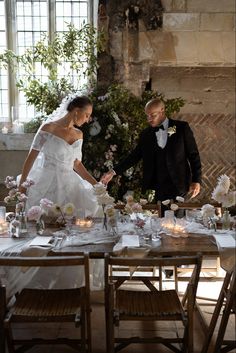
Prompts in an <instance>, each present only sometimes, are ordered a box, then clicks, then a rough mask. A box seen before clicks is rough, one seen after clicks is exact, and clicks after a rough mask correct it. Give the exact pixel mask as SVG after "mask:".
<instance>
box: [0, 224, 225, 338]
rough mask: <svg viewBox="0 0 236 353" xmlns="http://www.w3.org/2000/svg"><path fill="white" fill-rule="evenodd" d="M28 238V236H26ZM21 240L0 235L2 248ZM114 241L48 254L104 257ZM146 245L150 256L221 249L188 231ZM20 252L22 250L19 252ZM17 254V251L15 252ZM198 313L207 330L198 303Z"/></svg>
mask: <svg viewBox="0 0 236 353" xmlns="http://www.w3.org/2000/svg"><path fill="white" fill-rule="evenodd" d="M55 231H56V229H55V228H50V227H49V228H48V229H47V230H46V232H45V233H46V234H47V235H50V234H53V233H54V232H55ZM29 235H30V237H31V238H32V237H33V236H34V235H36V234H35V229H34V228H32V229H30V230H29V234H28V237H29ZM26 239H27V237H26ZM19 241H21V239H13V238H9V237H6V236H2V237H0V249H1V246H4V247H6V245H7V244H9V246H11V245H13V244H14V243H17V242H19ZM114 245H115V242H114V243H100V244H84V245H76V244H75V245H73V246H71V245H70V246H68V247H66V246H63V247H62V248H60V247H59V248H56V247H55V248H53V247H52V248H51V249H50V251H49V252H48V255H50V254H53V255H55V254H56V255H60V254H63V255H77V254H81V252H87V253H89V257H90V258H91V259H102V258H104V255H105V254H106V253H109V254H113V250H114V249H113V248H114ZM145 245H146V246H147V247H148V249H149V250H148V256H191V255H196V254H198V253H201V255H202V256H203V258H204V257H205V256H207V257H209V256H210V257H217V256H219V250H218V247H217V244H216V241H215V239H214V237H213V236H212V235H206V234H196V233H186V234H185V236H184V237H182V236H181V237H178V238H177V237H171V236H169V235H166V234H164V233H163V234H161V241H160V242H158V243H157V242H155V241H151V240H148V241H145ZM19 254H20V252H19ZM15 255H16V256H17V251H16V253H15ZM197 313H198V315H199V319H200V323H201V324H202V327H203V331H204V332H206V329H207V327H208V325H207V323H206V321H205V319H204V318H203V315H202V313H201V310H200V308H199V306H198V305H197Z"/></svg>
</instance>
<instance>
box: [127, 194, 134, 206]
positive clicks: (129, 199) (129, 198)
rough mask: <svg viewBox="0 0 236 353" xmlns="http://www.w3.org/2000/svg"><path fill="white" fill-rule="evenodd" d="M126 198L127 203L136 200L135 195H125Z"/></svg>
mask: <svg viewBox="0 0 236 353" xmlns="http://www.w3.org/2000/svg"><path fill="white" fill-rule="evenodd" d="M125 200H126V202H127V204H132V203H133V202H134V197H133V195H127V196H126V197H125Z"/></svg>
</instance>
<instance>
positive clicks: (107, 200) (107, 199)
mask: <svg viewBox="0 0 236 353" xmlns="http://www.w3.org/2000/svg"><path fill="white" fill-rule="evenodd" d="M97 201H98V204H99V205H109V204H110V205H111V204H113V203H114V201H115V200H114V198H113V197H111V196H110V195H108V193H106V194H102V195H97Z"/></svg>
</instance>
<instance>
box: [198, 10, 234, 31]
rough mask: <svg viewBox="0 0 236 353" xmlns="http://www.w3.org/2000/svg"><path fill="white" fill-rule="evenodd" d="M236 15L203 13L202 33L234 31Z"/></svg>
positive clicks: (201, 18) (201, 20)
mask: <svg viewBox="0 0 236 353" xmlns="http://www.w3.org/2000/svg"><path fill="white" fill-rule="evenodd" d="M234 24H235V15H234V14H229V13H221V14H220V13H203V14H201V15H200V30H201V31H225V32H226V31H233V30H234Z"/></svg>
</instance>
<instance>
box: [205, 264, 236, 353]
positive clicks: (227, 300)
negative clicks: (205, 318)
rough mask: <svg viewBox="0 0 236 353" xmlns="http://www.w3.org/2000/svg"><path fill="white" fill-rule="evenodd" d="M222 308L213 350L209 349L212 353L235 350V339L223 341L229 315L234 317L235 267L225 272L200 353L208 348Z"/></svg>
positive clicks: (235, 304)
mask: <svg viewBox="0 0 236 353" xmlns="http://www.w3.org/2000/svg"><path fill="white" fill-rule="evenodd" d="M222 308H223V313H222V316H221V319H220V325H219V328H218V333H217V335H216V339H215V342H214V344H213V348H212V347H211V352H212V353H221V352H222V353H223V352H230V351H232V350H233V349H235V348H236V340H235V337H234V340H233V339H232V340H229V339H228V340H226V339H224V336H225V332H226V329H227V325H228V321H229V317H230V314H232V315H234V316H235V315H236V266H235V267H234V269H233V270H232V271H231V272H226V275H225V279H224V282H223V285H222V288H221V291H220V294H219V298H218V300H217V302H216V306H215V309H214V312H213V315H212V317H211V321H210V325H209V328H208V330H207V334H206V338H205V342H204V344H203V347H202V351H201V353H207V352H208V350H209V348H210V344H211V341H212V337H213V334H214V330H215V327H216V324H217V321H218V319H219V316H220V312H221V309H222Z"/></svg>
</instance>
